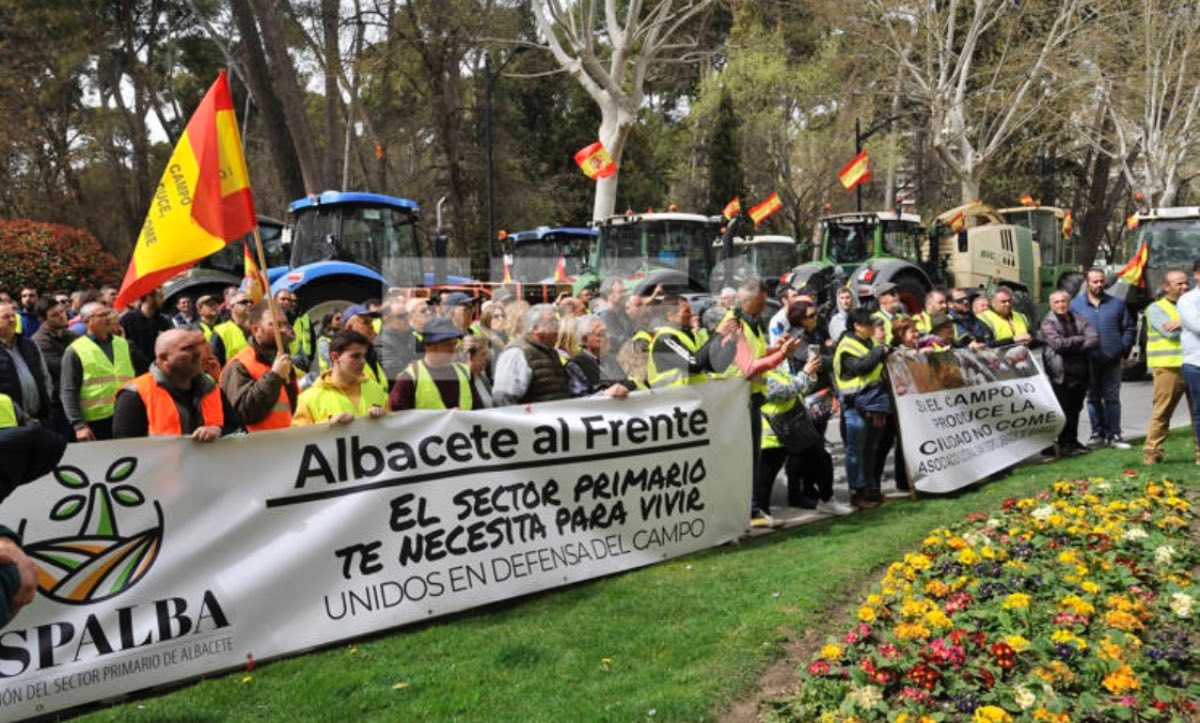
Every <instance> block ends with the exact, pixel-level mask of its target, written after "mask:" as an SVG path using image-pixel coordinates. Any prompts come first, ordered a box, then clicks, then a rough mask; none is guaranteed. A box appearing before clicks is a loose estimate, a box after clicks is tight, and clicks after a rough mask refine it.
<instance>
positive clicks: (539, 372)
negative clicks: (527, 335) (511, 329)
mask: <svg viewBox="0 0 1200 723" xmlns="http://www.w3.org/2000/svg"><path fill="white" fill-rule="evenodd" d="M514 346H516V347H517V348H518V349H520V350H521V353H522V354H524V355H525V362H526V363H527V364H529V368H530V369H531V370H533V377H532V378H531V379H530V380H529V388H528V389H526V390H525V394H524V396H522V397H521V403H522V404H527V403H529V402H552V401H554V400H555V399H568V398H570V396H571V394H570V393H569V392H568V391H567V372H566V371H565V370H563V365H562V362H561V361H559V358H558V352H557V351H555V350H554V349H551V348H549V347H546V346H543V345H541V344H539V343H537V342H536V341H530V340H528V339H522V340H520V341H518V342H516V343H515V344H514Z"/></svg>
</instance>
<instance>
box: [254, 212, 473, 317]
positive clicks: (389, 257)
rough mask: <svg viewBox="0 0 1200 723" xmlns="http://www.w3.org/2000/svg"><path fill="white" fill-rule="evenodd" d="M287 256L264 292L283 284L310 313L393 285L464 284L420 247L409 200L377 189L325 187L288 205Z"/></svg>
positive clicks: (416, 215) (379, 294)
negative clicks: (430, 265)
mask: <svg viewBox="0 0 1200 723" xmlns="http://www.w3.org/2000/svg"><path fill="white" fill-rule="evenodd" d="M288 213H289V214H291V216H292V218H293V227H292V238H291V249H292V263H291V268H290V269H289V270H288V271H287V273H285V274H283V275H282V276H280V277H279V278H278V279H276V280H274V281H273V282H272V284H271V293H272V294H274V293H278V292H279V291H280V290H281V289H288V290H290V291H291V292H292V293H294V294H295V295H296V299H297V302H298V306H299V308H300V309H301V310H302V311H305V312H308V314H309V316H310V317H311V318H312V319H314V320H316V319H320V318H321V317H322V315H323V314H324V313H325V312H327V311H330V310H333V309H335V308H344V307H345V306H347V305H349V304H357V303H362V302H364V301H366V300H368V299H378V298H382V297H383V296H384V295H385V294H386V293H387V290H388V289H390V288H393V287H415V286H433V285H435V284H464V283H469V282H470V280H469V279H467V278H465V277H461V276H442V277H441V278H438V274H436V273H435V272H434V271H433V270H431V269H427V268H426V266H427V264H426V262H425V260H424V258H425V256H424V254H423V253H422V250H421V243H420V236H421V229H420V225H419V216H420V209H419V208H418V206H417V203H416V202H415V201H410V200H408V199H406V198H396V197H394V196H384V195H381V194H377V193H360V192H340V191H326V192H324V193H322V194H321V195H319V196H311V197H309V198H302V199H300V200H298V201H295V202H293V203H292V204H291V205H290V206H289V207H288Z"/></svg>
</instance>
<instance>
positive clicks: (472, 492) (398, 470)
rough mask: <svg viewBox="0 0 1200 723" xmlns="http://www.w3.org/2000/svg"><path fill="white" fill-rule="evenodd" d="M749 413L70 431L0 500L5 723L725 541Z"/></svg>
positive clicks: (596, 408) (725, 391)
mask: <svg viewBox="0 0 1200 723" xmlns="http://www.w3.org/2000/svg"><path fill="white" fill-rule="evenodd" d="M747 406H748V398H747V391H746V384H745V383H744V382H742V381H740V380H739V381H725V382H714V383H710V384H702V385H697V386H693V387H686V388H681V389H671V390H664V391H656V392H653V393H642V394H635V395H632V396H631V397H630V398H629V399H628V400H624V401H616V400H609V399H585V400H570V401H563V402H556V403H551V404H537V405H532V406H526V407H509V408H504V409H494V410H483V411H478V412H460V411H456V410H454V411H449V412H429V411H417V412H409V413H404V414H395V415H390V416H388V417H385V418H383V419H381V420H357V421H355V422H353V423H352V424H350V425H346V426H333V427H331V426H326V425H321V426H317V427H308V428H296V429H291V430H284V431H280V432H268V433H258V434H254V435H250V436H243V437H236V438H230V439H223V440H220V441H218V442H216V443H213V444H210V445H202V444H196V443H193V442H191V441H190V440H186V439H166V438H158V439H142V440H122V441H115V442H102V443H93V444H78V445H71V446H70V447H69V448H68V451H67V455H66V457H64V459H63V461H62V463H61V465H60V466H59V467H58V469H57V470H56V471H55V473H54V475H51V476H48V477H46V478H43V479H40V480H38V481H36V482H34V483H32V484H29V485H26V486H25V487H23V488H20V489H19V490H18V491H17V492H16V493H15V494H14V495H13V496H12V497H11V498H10V499H9V500H7V501H6V502H5V504H4V506H3V519H4V520H5V521H6V522H7V523H8V524H9V525H10V526H16V525H18V524H19V525H20V526H21V527H22V528H23V534H24V538H25V546H26V548H27V550H28V552H29V553H30V555H31V556H33V557H34V558H35V560H36V561H37V563H38V567H39V594H38V596H37V599H36V600H35V601H34V602H33V603H32V604H31V605H30V606H28V607H27V608H25V609H24V610H22V611H21V613H20V614H19V615H18V616H17V617H16V618H15V619H14V620H13V621H12V622H11V623H10V624H9V626H8V627H7V628H5V629H4V630H3V631H2V632H0V720H16V719H20V718H26V717H30V716H36V715H42V714H46V713H49V712H52V711H57V710H62V709H66V708H70V707H73V706H78V705H80V704H83V703H87V702H89V701H96V700H100V699H104V698H108V697H111V696H115V695H119V694H123V693H127V692H130V691H135V690H139V689H143V688H147V687H150V686H155V685H160V684H163V683H168V682H172V681H178V680H182V679H186V678H189V677H193V676H198V675H202V674H205V673H210V672H213V671H218V670H225V669H230V668H235V667H238V666H241V665H243V664H244V663H245V662H246V660H247V656H251V655H252V656H253V657H254V658H255V659H256V660H266V659H270V658H275V657H279V656H283V655H287V654H288V653H292V652H296V651H301V650H305V649H308V648H312V647H314V646H320V645H327V644H329V643H333V642H336V641H339V640H344V639H347V638H353V637H356V636H361V635H365V634H368V633H373V632H376V631H380V630H385V629H387V628H392V627H395V626H398V625H404V624H406V623H411V622H414V621H418V620H427V619H429V618H431V617H435V616H438V615H446V614H448V613H453V612H457V611H461V610H466V609H468V608H473V607H476V606H479V605H484V604H487V603H492V602H495V601H498V600H504V599H507V598H512V597H516V596H519V595H525V594H528V593H531V592H536V591H539V590H546V589H550V588H554V587H558V586H561V585H567V584H570V583H573V582H578V581H580V580H587V579H590V578H594V577H598V576H602V575H608V574H611V573H615V572H619V571H622V570H629V569H632V568H636V567H640V566H643V565H649V564H652V563H655V562H659V561H662V560H664V559H667V558H671V557H676V556H679V555H684V554H687V553H690V552H695V551H697V550H702V549H705V548H708V547H712V546H714V545H719V544H722V543H725V542H728V541H731V540H734V539H736V538H737V537H738V535H739V534H740V533H741V532H742V531H743V530H744V528H745V523H746V515H747V511H748V509H749V495H750V490H749V486H748V484H747V482H746V480H747V479H748V477H747V475H748V474H749V470H750V435H749V434H748V432H747V428H746V425H744V424H731V423H729V420H730V419H733V418H736V419H739V420H740V419H741V417H742V416H744V415H745V410H746V409H747ZM735 410H737V411H736V414H735ZM731 415H733V416H731Z"/></svg>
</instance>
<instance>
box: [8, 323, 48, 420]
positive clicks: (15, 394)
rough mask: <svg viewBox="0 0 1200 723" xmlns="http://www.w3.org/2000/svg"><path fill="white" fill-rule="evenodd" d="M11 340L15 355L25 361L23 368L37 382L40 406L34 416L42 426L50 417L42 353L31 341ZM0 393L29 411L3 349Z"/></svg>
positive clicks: (11, 361)
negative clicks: (18, 355) (13, 344)
mask: <svg viewBox="0 0 1200 723" xmlns="http://www.w3.org/2000/svg"><path fill="white" fill-rule="evenodd" d="M13 339H14V343H15V345H16V349H17V353H18V354H20V355H21V358H22V359H24V360H25V366H27V367H29V372H30V373H31V374H33V379H34V381H35V382H37V389H38V397H39V398H40V399H39V401H40V403H41V404H40V406H39V408H38V413H37V415H36V416H37V419H38V420H39V421H41V422H42V423H43V424H44V423H45V422H46V420H47V419H49V417H50V390H49V389H47V388H46V374H47V372H46V362H45V361H44V360H43V359H42V353H41V352H40V351H38V348H37V345H36V344H34V343H33V342H32V341H30V340H28V339H26V338H25V337H22V336H18V337H14V338H13ZM0 392H3V393H5V394H7V395H8V396H10V397H12V400H13V402H14V403H16V404H19V405H20V406H21V408H22V409H24V410H25V411H26V412H28V411H29V405H28V404H26V403H25V398H24V397H23V396H22V394H21V380H20V377H18V376H17V367H16V365H15V364H14V363H13V360H12V357H10V356H9V354H8V351H7V350H4V349H0ZM30 416H33V415H30Z"/></svg>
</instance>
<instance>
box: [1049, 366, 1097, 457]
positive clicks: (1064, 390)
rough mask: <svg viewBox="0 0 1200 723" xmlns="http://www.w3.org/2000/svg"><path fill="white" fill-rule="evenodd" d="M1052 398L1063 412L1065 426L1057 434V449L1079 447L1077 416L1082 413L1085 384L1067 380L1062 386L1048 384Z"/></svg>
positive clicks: (1086, 388) (1085, 390)
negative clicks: (1052, 391) (1052, 393)
mask: <svg viewBox="0 0 1200 723" xmlns="http://www.w3.org/2000/svg"><path fill="white" fill-rule="evenodd" d="M1050 388H1051V389H1053V390H1054V396H1055V397H1056V398H1057V399H1058V403H1059V405H1060V406H1061V407H1062V410H1063V419H1064V420H1065V421H1066V424H1065V425H1064V426H1063V428H1062V431H1061V432H1059V433H1058V448H1059V450H1060V451H1061V450H1062V449H1063V447H1078V446H1080V445H1079V415H1080V413H1081V412H1082V411H1083V400H1084V397H1086V396H1087V390H1088V386H1087V382H1084V381H1078V380H1067V381H1064V383H1062V384H1054V383H1051V384H1050Z"/></svg>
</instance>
